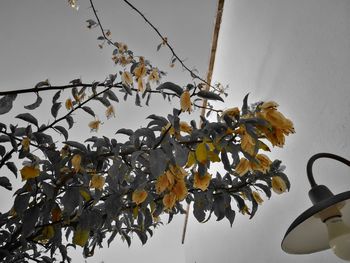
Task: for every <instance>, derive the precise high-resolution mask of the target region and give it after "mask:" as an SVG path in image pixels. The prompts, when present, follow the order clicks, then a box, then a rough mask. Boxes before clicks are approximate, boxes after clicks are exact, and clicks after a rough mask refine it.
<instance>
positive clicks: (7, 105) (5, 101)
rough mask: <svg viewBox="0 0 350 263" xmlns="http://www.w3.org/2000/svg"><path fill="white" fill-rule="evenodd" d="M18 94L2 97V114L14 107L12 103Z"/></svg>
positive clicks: (0, 112) (0, 109)
mask: <svg viewBox="0 0 350 263" xmlns="http://www.w3.org/2000/svg"><path fill="white" fill-rule="evenodd" d="M16 97H17V95H5V96H4V97H2V98H1V99H0V115H1V114H5V113H8V112H9V111H10V110H11V109H12V104H13V102H14V100H15V99H16Z"/></svg>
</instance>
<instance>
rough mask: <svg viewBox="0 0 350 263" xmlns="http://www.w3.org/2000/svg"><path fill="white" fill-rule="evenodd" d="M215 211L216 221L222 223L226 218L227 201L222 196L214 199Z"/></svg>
mask: <svg viewBox="0 0 350 263" xmlns="http://www.w3.org/2000/svg"><path fill="white" fill-rule="evenodd" d="M213 209H214V214H215V215H216V217H217V220H216V221H220V220H221V219H223V218H224V217H225V200H224V197H223V196H222V195H217V196H215V197H214V203H213Z"/></svg>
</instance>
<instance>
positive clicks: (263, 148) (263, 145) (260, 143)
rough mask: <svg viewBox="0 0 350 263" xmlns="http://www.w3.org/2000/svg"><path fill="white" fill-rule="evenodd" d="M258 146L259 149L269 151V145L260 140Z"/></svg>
mask: <svg viewBox="0 0 350 263" xmlns="http://www.w3.org/2000/svg"><path fill="white" fill-rule="evenodd" d="M258 147H259V149H261V150H264V151H267V152H270V151H271V150H270V148H269V146H267V145H266V144H265V143H264V142H262V141H260V140H258Z"/></svg>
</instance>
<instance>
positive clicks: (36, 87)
mask: <svg viewBox="0 0 350 263" xmlns="http://www.w3.org/2000/svg"><path fill="white" fill-rule="evenodd" d="M47 86H50V83H49V80H48V79H47V80H44V81H40V82H38V83H37V84H36V85H35V89H39V88H41V87H47Z"/></svg>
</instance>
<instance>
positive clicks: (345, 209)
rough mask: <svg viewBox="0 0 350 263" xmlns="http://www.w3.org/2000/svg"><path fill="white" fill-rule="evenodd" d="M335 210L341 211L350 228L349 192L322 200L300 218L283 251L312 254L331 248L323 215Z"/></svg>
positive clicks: (283, 246)
mask: <svg viewBox="0 0 350 263" xmlns="http://www.w3.org/2000/svg"><path fill="white" fill-rule="evenodd" d="M333 208H334V209H335V210H338V211H340V213H341V215H342V217H341V218H342V220H343V222H344V224H345V225H347V226H350V191H348V192H343V193H341V194H338V195H334V196H332V197H330V198H327V199H325V200H322V201H321V202H318V203H316V204H315V205H314V206H312V207H310V208H309V209H307V210H306V211H305V212H304V213H302V214H301V215H300V216H298V217H297V218H296V219H295V220H294V222H293V223H292V224H291V226H290V227H289V228H288V230H287V232H286V234H285V236H284V238H283V240H282V244H281V247H282V249H283V250H284V251H285V252H287V253H290V254H310V253H314V252H318V251H321V250H325V249H328V248H330V247H329V240H328V232H327V226H326V224H325V223H324V222H323V220H322V219H321V217H322V216H321V215H324V214H325V213H327V211H328V210H329V209H333ZM320 214H321V215H320Z"/></svg>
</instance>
